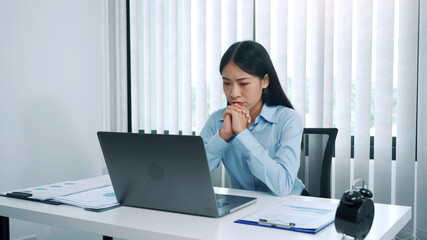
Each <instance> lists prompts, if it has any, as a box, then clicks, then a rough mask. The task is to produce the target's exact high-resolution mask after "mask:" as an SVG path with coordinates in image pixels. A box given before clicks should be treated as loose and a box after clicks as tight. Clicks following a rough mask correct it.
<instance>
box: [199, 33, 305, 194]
mask: <svg viewBox="0 0 427 240" xmlns="http://www.w3.org/2000/svg"><path fill="white" fill-rule="evenodd" d="M219 71H220V73H221V75H222V79H223V89H224V93H225V95H226V97H227V101H228V106H227V108H224V109H220V110H218V111H216V112H214V113H213V114H212V115H211V116H210V118H209V119H208V121H207V123H206V125H205V126H204V128H203V130H202V132H201V134H200V135H201V136H202V138H203V140H204V143H205V148H206V154H207V157H208V161H209V168H210V170H211V172H212V171H214V170H215V169H216V168H217V167H218V166H219V164H220V161H222V162H223V163H224V166H225V168H226V169H227V172H228V173H229V175H230V179H231V185H232V187H233V188H239V189H247V190H255V191H264V192H271V193H272V194H274V195H277V196H286V195H288V194H294V195H300V194H301V192H302V190H303V189H304V184H303V183H302V182H301V180H300V179H298V177H297V173H298V169H299V165H300V152H301V137H302V132H303V125H302V121H301V118H300V116H299V115H298V113H297V112H296V111H295V110H294V109H293V107H292V104H291V102H290V101H289V99H288V98H287V97H286V95H285V93H284V92H283V89H282V87H281V86H280V81H279V78H278V76H277V73H276V71H275V69H274V66H273V63H272V62H271V59H270V56H269V55H268V53H267V51H266V50H265V48H264V47H263V46H262V45H260V44H258V43H256V42H253V41H243V42H237V43H234V44H233V45H231V46H230V48H229V49H228V50H227V51H226V52H225V54H224V56H223V57H222V59H221V63H220V67H219Z"/></svg>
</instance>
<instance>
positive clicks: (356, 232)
mask: <svg viewBox="0 0 427 240" xmlns="http://www.w3.org/2000/svg"><path fill="white" fill-rule="evenodd" d="M359 181H362V187H358V188H355V187H354V186H355V184H356V183H357V182H359ZM372 196H373V194H372V192H371V191H370V190H369V189H367V188H366V186H365V182H364V181H363V180H362V179H357V180H356V181H354V182H353V185H352V187H351V189H350V190H347V191H345V192H344V194H343V195H342V197H341V201H340V203H339V204H338V208H337V212H336V215H335V229H336V230H337V232H338V233H342V234H343V235H346V236H352V237H354V238H355V239H364V238H365V237H366V236H367V235H368V233H369V231H370V230H371V226H372V222H373V221H374V213H375V209H374V202H373V201H372Z"/></svg>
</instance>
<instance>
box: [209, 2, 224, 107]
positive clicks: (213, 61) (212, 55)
mask: <svg viewBox="0 0 427 240" xmlns="http://www.w3.org/2000/svg"><path fill="white" fill-rule="evenodd" d="M207 4H208V7H207V9H208V13H207V16H208V18H209V19H210V21H209V22H210V25H209V26H207V36H206V46H207V49H206V50H207V69H206V71H207V80H206V81H207V82H208V83H210V89H211V91H210V110H209V113H213V112H214V111H216V110H218V109H219V108H221V107H224V106H225V105H224V104H223V99H224V96H223V93H222V79H221V75H220V74H219V70H218V69H219V62H220V60H221V1H208V2H207Z"/></svg>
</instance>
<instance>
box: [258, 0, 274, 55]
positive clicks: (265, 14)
mask: <svg viewBox="0 0 427 240" xmlns="http://www.w3.org/2000/svg"><path fill="white" fill-rule="evenodd" d="M270 12H271V0H263V1H255V41H257V42H259V43H260V44H262V45H263V46H264V47H265V49H267V52H268V53H270V41H271V39H270Z"/></svg>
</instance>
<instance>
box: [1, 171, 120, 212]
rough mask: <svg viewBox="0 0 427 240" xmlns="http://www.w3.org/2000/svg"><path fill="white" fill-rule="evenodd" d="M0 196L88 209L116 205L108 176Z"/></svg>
mask: <svg viewBox="0 0 427 240" xmlns="http://www.w3.org/2000/svg"><path fill="white" fill-rule="evenodd" d="M107 187H109V188H107ZM0 195H3V196H6V197H12V198H20V199H25V200H33V201H40V202H45V203H50V204H61V203H65V204H69V205H74V206H79V207H84V208H88V209H92V208H93V209H101V208H107V207H111V206H114V205H118V203H117V201H116V198H115V195H114V191H113V190H112V187H111V181H110V177H109V176H108V175H104V176H99V177H94V178H89V179H84V180H78V181H64V182H59V183H55V184H48V185H43V186H38V187H32V188H25V189H19V190H14V191H9V192H2V193H0ZM113 195H114V196H113ZM111 196H113V197H111ZM86 198H87V199H86ZM90 201H92V202H90ZM95 201H98V203H96V202H95Z"/></svg>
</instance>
